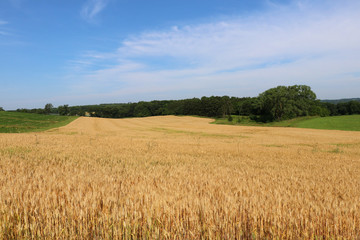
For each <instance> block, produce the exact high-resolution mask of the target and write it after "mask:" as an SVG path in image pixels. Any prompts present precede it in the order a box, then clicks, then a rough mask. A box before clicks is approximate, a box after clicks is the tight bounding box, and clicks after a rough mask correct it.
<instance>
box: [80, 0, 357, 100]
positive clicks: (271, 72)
mask: <svg viewBox="0 0 360 240" xmlns="http://www.w3.org/2000/svg"><path fill="white" fill-rule="evenodd" d="M314 2H315V3H314ZM314 2H311V3H309V2H307V1H296V2H294V4H291V5H290V6H289V5H288V6H281V7H277V6H271V7H270V8H269V10H268V11H267V12H265V13H261V14H256V15H252V16H247V17H241V16H239V17H231V18H223V19H220V20H217V21H212V22H208V23H205V24H204V23H202V24H193V25H184V26H174V27H172V28H169V29H165V30H162V31H148V32H144V33H141V34H139V35H137V36H133V37H130V38H128V39H125V40H124V41H123V42H122V44H121V46H119V48H118V49H117V50H116V51H114V52H111V53H97V54H95V55H96V58H95V57H89V56H88V57H87V58H86V61H87V62H89V61H90V62H92V63H94V64H95V65H97V64H99V63H100V62H101V61H107V63H108V65H107V67H104V68H101V69H96V68H92V67H91V65H89V64H88V65H86V66H84V68H85V69H86V71H85V73H84V72H82V73H81V74H80V75H78V76H76V77H77V78H79V79H81V82H78V83H77V85H78V86H79V88H78V89H79V91H81V89H82V88H81V86H85V85H86V86H87V91H90V92H92V93H95V92H97V91H98V90H99V89H102V91H101V92H102V93H101V95H102V96H103V98H105V99H109V101H114V99H115V98H123V99H120V100H124V101H129V100H133V101H137V100H151V99H154V98H156V99H160V98H171V99H173V98H183V97H193V96H201V95H212V94H214V95H223V94H228V95H235V96H255V95H257V94H258V93H259V92H261V91H263V90H265V89H267V88H269V87H274V86H276V85H280V84H282V85H290V84H307V85H310V86H312V87H313V89H314V90H315V91H316V92H317V93H319V94H318V95H319V97H322V98H337V97H350V96H354V97H356V94H358V93H357V92H356V91H355V89H360V78H359V76H360V75H359V74H358V72H359V70H358V69H359V67H360V66H359V64H358V60H357V59H359V58H360V46H359V44H358V43H359V42H360V32H359V31H358V29H360V16H359V14H358V12H359V10H360V4H358V3H356V2H355V1H345V2H346V3H347V4H342V6H341V7H340V6H336V3H334V2H331V1H330V2H327V3H328V5H324V4H321V3H320V2H319V4H316V1H314ZM109 56H111V57H109ZM82 60H85V59H82ZM99 61H100V62H99ZM130 66H131V67H130ZM75 74H76V73H75ZM83 94H84V95H86V94H87V92H85V91H84V92H83ZM120 96H121V97H120Z"/></svg>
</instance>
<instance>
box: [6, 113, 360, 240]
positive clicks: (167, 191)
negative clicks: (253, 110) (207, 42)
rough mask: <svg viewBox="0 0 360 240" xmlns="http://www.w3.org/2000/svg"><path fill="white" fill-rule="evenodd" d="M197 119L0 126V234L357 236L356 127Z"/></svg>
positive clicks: (359, 137)
mask: <svg viewBox="0 0 360 240" xmlns="http://www.w3.org/2000/svg"><path fill="white" fill-rule="evenodd" d="M209 121H210V120H209V119H203V118H192V117H173V116H167V117H152V118H142V119H121V120H115V119H97V118H79V119H78V120H76V121H74V122H72V123H71V124H69V125H68V126H66V127H63V128H60V129H54V130H50V131H47V132H43V133H28V134H0V238H3V239H14V238H21V239H24V238H26V239H34V238H41V239H94V238H96V239H154V238H161V239H235V238H236V239H273V238H277V239H316V238H324V239H338V238H341V239H358V238H359V236H360V133H359V132H345V131H325V130H309V129H307V130H305V129H292V128H261V127H260V128H259V127H235V126H221V125H212V124H209Z"/></svg>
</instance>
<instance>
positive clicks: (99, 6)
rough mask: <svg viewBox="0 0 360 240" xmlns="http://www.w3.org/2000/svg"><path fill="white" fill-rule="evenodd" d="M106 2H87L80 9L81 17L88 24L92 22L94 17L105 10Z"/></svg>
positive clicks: (93, 0) (99, 0) (95, 0)
mask: <svg viewBox="0 0 360 240" xmlns="http://www.w3.org/2000/svg"><path fill="white" fill-rule="evenodd" d="M107 4H108V0H88V1H87V2H86V3H85V5H84V6H83V7H82V9H81V12H80V14H81V17H82V18H83V19H85V20H86V21H88V22H93V21H94V19H95V17H96V16H97V15H98V14H99V13H100V12H101V11H102V10H104V9H105V7H106V6H107Z"/></svg>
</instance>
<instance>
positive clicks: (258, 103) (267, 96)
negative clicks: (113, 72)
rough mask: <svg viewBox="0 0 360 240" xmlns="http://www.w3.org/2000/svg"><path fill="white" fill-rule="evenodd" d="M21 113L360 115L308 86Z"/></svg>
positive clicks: (263, 118)
mask: <svg viewBox="0 0 360 240" xmlns="http://www.w3.org/2000/svg"><path fill="white" fill-rule="evenodd" d="M16 111H19V112H30V113H41V114H60V115H78V116H89V117H102V118H130V117H149V116H161V115H192V116H204V117H214V118H219V117H228V118H231V115H241V116H250V118H251V119H253V120H255V121H259V122H271V121H281V120H286V119H291V118H295V117H302V116H337V115H350V114H360V102H359V101H356V100H351V101H346V102H338V103H331V102H329V101H320V100H318V99H317V98H316V94H315V93H314V92H313V91H312V90H311V88H310V87H309V86H306V85H294V86H278V87H275V88H271V89H269V90H267V91H265V92H263V93H261V94H259V96H258V97H243V98H239V97H229V96H222V97H220V96H211V97H202V98H191V99H182V100H162V101H157V100H154V101H150V102H143V101H142V102H137V103H113V104H100V105H85V106H69V105H62V106H59V107H58V108H54V107H52V104H46V106H45V108H44V109H17V110H16Z"/></svg>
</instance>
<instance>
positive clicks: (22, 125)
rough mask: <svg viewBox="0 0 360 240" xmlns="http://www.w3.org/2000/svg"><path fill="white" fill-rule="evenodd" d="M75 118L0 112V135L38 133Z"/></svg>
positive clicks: (62, 124)
mask: <svg viewBox="0 0 360 240" xmlns="http://www.w3.org/2000/svg"><path fill="white" fill-rule="evenodd" d="M76 118H77V117H68V116H53V115H43V114H35V113H19V112H0V133H22V132H39V131H44V130H48V129H51V128H56V127H61V126H65V125H66V124H68V123H70V122H71V121H73V120H75V119H76Z"/></svg>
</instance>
